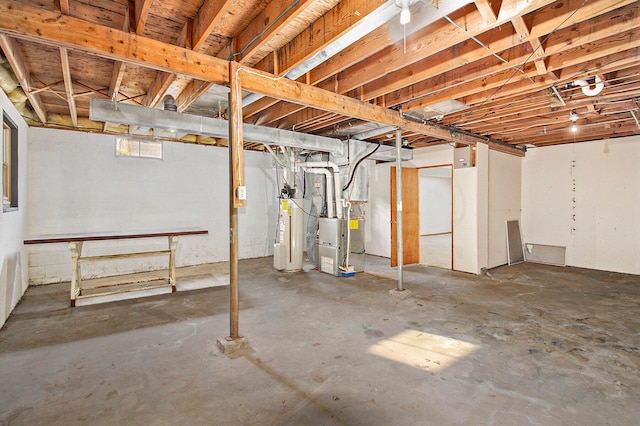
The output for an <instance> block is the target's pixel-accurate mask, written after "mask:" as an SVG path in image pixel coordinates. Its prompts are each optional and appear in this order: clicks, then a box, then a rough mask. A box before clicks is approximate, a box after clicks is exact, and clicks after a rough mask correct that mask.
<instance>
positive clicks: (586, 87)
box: [573, 76, 604, 96]
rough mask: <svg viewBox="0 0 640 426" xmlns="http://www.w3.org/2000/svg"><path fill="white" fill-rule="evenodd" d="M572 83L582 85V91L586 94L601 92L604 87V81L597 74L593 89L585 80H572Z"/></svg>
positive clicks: (594, 94) (593, 94)
mask: <svg viewBox="0 0 640 426" xmlns="http://www.w3.org/2000/svg"><path fill="white" fill-rule="evenodd" d="M573 85H574V86H580V87H582V93H584V94H585V95H587V96H596V95H597V94H598V93H600V92H602V89H603V88H604V82H603V81H602V80H601V79H600V77H598V76H596V85H595V86H594V88H593V89H592V88H591V87H590V85H589V83H588V82H587V81H586V80H576V81H574V82H573Z"/></svg>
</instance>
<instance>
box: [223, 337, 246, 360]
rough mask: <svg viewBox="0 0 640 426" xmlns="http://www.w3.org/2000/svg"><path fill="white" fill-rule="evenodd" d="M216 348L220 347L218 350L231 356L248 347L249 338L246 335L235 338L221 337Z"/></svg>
mask: <svg viewBox="0 0 640 426" xmlns="http://www.w3.org/2000/svg"><path fill="white" fill-rule="evenodd" d="M218 348H219V349H220V352H222V353H223V354H225V355H226V356H228V357H233V356H234V355H237V354H239V353H240V352H243V351H245V350H247V349H250V346H249V339H247V338H246V337H238V338H237V339H232V338H231V337H228V336H227V337H222V338H220V339H218Z"/></svg>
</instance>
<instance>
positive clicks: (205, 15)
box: [191, 0, 235, 51]
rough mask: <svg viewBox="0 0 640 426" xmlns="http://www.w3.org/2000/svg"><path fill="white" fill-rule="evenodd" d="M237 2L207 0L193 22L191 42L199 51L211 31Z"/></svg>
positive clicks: (232, 0)
mask: <svg viewBox="0 0 640 426" xmlns="http://www.w3.org/2000/svg"><path fill="white" fill-rule="evenodd" d="M234 2H235V0H205V2H204V3H203V5H202V6H201V7H200V10H198V14H197V15H196V17H195V19H194V21H193V31H192V35H191V41H192V43H193V50H195V51H198V50H200V48H201V47H202V46H203V45H204V42H205V41H207V38H208V37H209V35H210V34H211V31H213V29H214V28H215V26H216V25H217V24H218V23H219V22H220V20H221V19H222V17H223V16H224V15H225V14H226V13H227V12H228V11H229V9H230V8H231V6H233V3H234Z"/></svg>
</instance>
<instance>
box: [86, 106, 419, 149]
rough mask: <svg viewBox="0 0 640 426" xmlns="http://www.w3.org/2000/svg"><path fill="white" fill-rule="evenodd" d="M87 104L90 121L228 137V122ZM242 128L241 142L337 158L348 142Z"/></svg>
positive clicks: (153, 109) (292, 133)
mask: <svg viewBox="0 0 640 426" xmlns="http://www.w3.org/2000/svg"><path fill="white" fill-rule="evenodd" d="M90 102H91V103H90V108H89V118H90V119H91V120H96V121H105V122H109V123H119V124H128V125H130V126H142V127H148V128H153V129H155V130H157V129H165V130H170V131H173V132H176V133H185V134H195V135H203V136H212V137H216V138H223V139H228V138H229V122H228V121H227V120H222V119H219V118H212V117H202V116H199V115H191V114H182V113H179V112H173V111H164V110H161V109H155V108H147V107H141V106H136V105H129V104H123V103H116V102H112V101H107V100H104V99H96V98H91V100H90ZM242 129H243V136H244V140H245V141H248V142H256V143H263V144H266V145H278V146H286V147H291V148H300V149H307V150H312V151H320V152H328V153H330V154H331V155H335V156H337V157H344V156H346V154H347V142H343V141H341V140H339V139H334V138H328V137H325V136H316V135H310V134H307V133H300V132H292V131H290V130H282V129H276V128H273V127H265V126H256V125H253V124H244V125H243V127H242ZM355 142H358V143H362V144H367V142H359V141H353V140H352V141H351V143H352V144H353V143H355ZM367 145H371V144H367ZM371 158H372V159H374V160H380V161H390V160H391V159H393V158H392V156H390V155H389V154H388V153H385V152H384V151H383V152H380V153H378V152H376V154H375V155H374V156H371ZM412 158H413V154H412V152H411V150H409V149H404V151H403V160H411V159H412Z"/></svg>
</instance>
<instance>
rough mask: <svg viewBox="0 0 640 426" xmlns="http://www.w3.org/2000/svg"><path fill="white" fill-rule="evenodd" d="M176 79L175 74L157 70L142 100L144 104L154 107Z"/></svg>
mask: <svg viewBox="0 0 640 426" xmlns="http://www.w3.org/2000/svg"><path fill="white" fill-rule="evenodd" d="M175 80H176V75H175V74H171V73H168V72H159V73H158V74H156V78H155V79H154V80H153V82H152V83H151V86H150V87H149V89H148V90H147V94H146V95H145V97H144V99H143V100H142V104H143V105H144V106H148V107H151V108H155V107H156V106H158V104H159V103H160V101H161V100H162V99H163V98H164V97H165V95H166V93H167V90H169V88H170V87H171V84H172V83H173V82H174V81H175Z"/></svg>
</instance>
